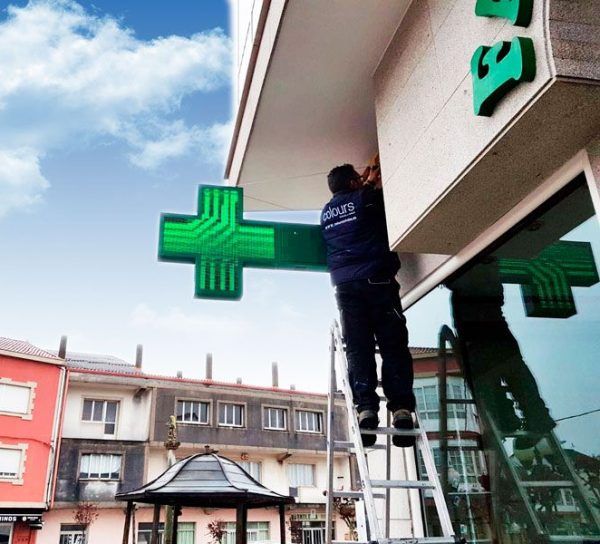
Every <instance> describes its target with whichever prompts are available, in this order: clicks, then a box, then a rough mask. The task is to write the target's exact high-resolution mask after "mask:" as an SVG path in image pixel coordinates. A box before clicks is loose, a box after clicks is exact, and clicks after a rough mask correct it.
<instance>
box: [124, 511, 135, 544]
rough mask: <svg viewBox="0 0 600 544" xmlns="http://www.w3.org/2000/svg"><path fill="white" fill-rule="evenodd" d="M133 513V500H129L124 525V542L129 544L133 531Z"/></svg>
mask: <svg viewBox="0 0 600 544" xmlns="http://www.w3.org/2000/svg"><path fill="white" fill-rule="evenodd" d="M132 513H133V502H132V501H127V510H126V512H125V525H124V526H123V544H129V533H130V532H131V514H132Z"/></svg>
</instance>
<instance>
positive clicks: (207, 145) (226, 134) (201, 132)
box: [129, 121, 231, 170]
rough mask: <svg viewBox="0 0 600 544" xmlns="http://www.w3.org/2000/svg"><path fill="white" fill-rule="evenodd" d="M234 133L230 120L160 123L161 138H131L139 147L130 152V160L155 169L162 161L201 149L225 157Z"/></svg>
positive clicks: (221, 158)
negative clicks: (203, 123) (202, 124)
mask: <svg viewBox="0 0 600 544" xmlns="http://www.w3.org/2000/svg"><path fill="white" fill-rule="evenodd" d="M230 134H231V125H230V124H215V125H213V126H211V127H208V128H201V127H187V126H185V124H184V123H182V122H181V121H177V122H174V123H171V124H167V125H164V126H163V127H161V130H160V134H159V137H158V138H155V139H152V140H141V141H132V142H131V143H132V145H133V146H134V147H136V148H137V149H138V151H137V152H135V153H131V154H130V156H129V158H130V160H131V162H133V163H134V164H135V165H137V166H139V167H140V168H145V169H148V170H152V169H154V168H157V167H158V166H159V165H160V164H161V163H163V162H165V161H167V160H169V159H174V158H177V157H181V156H184V155H187V154H188V153H190V152H191V151H192V150H195V149H198V150H200V152H201V153H203V154H204V155H205V156H206V157H212V158H213V159H215V160H219V161H222V160H224V159H225V156H224V153H225V151H226V150H227V144H228V143H229V139H230Z"/></svg>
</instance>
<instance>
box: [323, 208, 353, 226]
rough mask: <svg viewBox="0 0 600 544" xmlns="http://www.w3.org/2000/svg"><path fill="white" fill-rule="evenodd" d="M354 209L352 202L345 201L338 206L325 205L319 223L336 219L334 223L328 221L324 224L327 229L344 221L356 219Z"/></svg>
mask: <svg viewBox="0 0 600 544" xmlns="http://www.w3.org/2000/svg"><path fill="white" fill-rule="evenodd" d="M355 210H356V207H355V206H354V202H346V203H344V204H340V205H339V206H327V208H326V209H325V210H324V211H323V214H322V215H321V223H326V222H327V221H331V220H332V219H338V221H336V222H335V223H330V224H328V225H326V226H325V229H329V228H331V227H335V226H336V225H339V224H341V223H346V222H347V221H354V220H356V213H355Z"/></svg>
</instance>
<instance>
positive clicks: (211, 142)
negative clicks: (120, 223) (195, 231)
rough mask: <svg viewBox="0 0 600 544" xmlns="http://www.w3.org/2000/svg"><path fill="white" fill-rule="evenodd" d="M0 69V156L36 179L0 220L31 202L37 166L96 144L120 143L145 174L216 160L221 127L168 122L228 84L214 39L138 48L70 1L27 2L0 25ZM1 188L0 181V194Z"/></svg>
mask: <svg viewBox="0 0 600 544" xmlns="http://www.w3.org/2000/svg"><path fill="white" fill-rule="evenodd" d="M0 66H2V78H0V127H2V128H1V129H0V152H1V153H2V154H3V155H7V156H9V157H10V156H20V157H21V160H22V163H23V164H24V163H25V162H28V164H29V166H28V169H29V170H30V171H32V172H36V171H37V173H38V179H37V182H36V183H33V186H37V187H38V189H37V190H33V192H32V191H31V189H29V188H27V187H29V186H30V185H32V182H31V179H33V178H32V174H31V173H30V174H29V177H26V178H23V180H22V181H21V182H20V183H19V186H21V187H22V188H23V192H22V193H20V194H21V195H22V198H20V197H19V198H18V197H17V196H16V195H15V197H14V198H13V200H12V204H10V205H9V206H7V205H4V203H3V206H4V207H5V211H6V210H8V209H9V208H10V207H13V208H14V207H18V206H20V205H26V204H28V203H30V202H29V201H30V199H32V198H33V199H34V200H35V199H36V198H39V196H40V194H41V191H42V190H43V188H44V187H45V186H46V185H47V182H45V181H44V182H42V181H41V179H43V178H42V177H41V173H40V169H39V160H40V157H42V156H44V154H46V153H47V152H48V151H54V150H57V149H64V148H71V147H74V146H77V145H82V143H88V144H89V143H93V142H95V141H97V140H98V139H106V138H108V139H111V140H115V139H116V140H117V141H120V142H123V143H124V144H125V146H124V152H125V153H127V154H128V156H129V157H130V159H131V161H132V162H133V163H134V164H135V165H137V166H139V167H142V168H147V169H151V168H157V167H158V166H160V165H161V164H162V163H164V162H165V161H167V160H170V159H174V158H178V157H182V156H184V155H191V154H198V153H200V154H202V153H204V154H206V155H207V156H215V158H216V160H221V159H222V156H223V148H224V147H225V145H226V140H227V139H226V138H225V137H224V134H227V131H228V127H227V125H222V124H217V125H214V126H212V127H202V126H197V125H192V126H189V125H186V124H185V122H184V121H183V120H182V119H181V118H180V117H181V116H180V115H178V113H179V107H180V104H181V101H182V99H183V98H184V97H186V96H189V95H190V94H192V93H195V92H209V91H212V90H215V89H217V88H219V87H221V86H223V85H226V84H227V83H228V81H229V77H230V42H229V39H228V38H227V37H226V36H225V34H224V33H223V32H222V31H221V30H219V29H215V30H213V31H210V32H203V33H199V34H195V35H193V36H191V37H189V38H188V37H182V36H168V37H161V38H157V39H154V40H150V41H143V40H139V39H137V38H136V37H135V35H134V33H133V32H132V31H131V30H129V29H127V28H125V27H124V26H123V25H122V24H121V22H119V21H118V20H116V19H114V18H111V17H108V16H107V17H97V16H94V15H92V14H90V13H88V12H86V11H85V9H84V8H83V7H81V6H80V5H79V4H77V3H76V2H75V1H73V0H30V2H29V3H28V4H27V5H26V6H25V7H17V6H9V7H8V9H7V17H6V19H5V20H4V21H2V22H0ZM22 149H27V150H28V151H27V153H24V152H23V151H20V150H22ZM25 155H27V156H25ZM5 161H6V160H5ZM27 180H30V181H27ZM7 184H8V182H7V181H6V180H5V179H0V191H2V193H1V194H4V191H6V190H7V189H5V187H4V186H5V185H7ZM13 185H14V184H13ZM21 200H22V202H23V204H21Z"/></svg>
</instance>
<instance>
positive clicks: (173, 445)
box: [165, 416, 181, 450]
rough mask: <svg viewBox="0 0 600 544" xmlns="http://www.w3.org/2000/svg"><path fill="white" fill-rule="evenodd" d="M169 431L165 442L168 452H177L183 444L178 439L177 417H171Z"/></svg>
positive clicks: (168, 425)
mask: <svg viewBox="0 0 600 544" xmlns="http://www.w3.org/2000/svg"><path fill="white" fill-rule="evenodd" d="M167 427H168V428H169V431H168V433H167V439H166V440H165V448H166V449H168V450H176V449H177V448H178V447H179V446H180V444H181V442H179V440H178V439H177V418H176V417H175V416H169V423H167Z"/></svg>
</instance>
